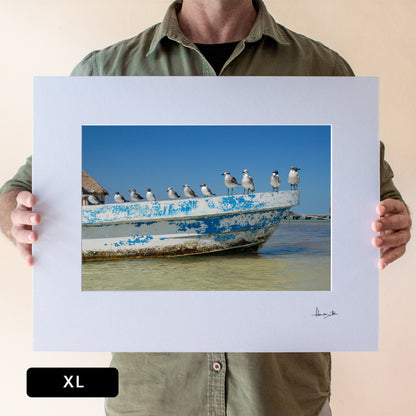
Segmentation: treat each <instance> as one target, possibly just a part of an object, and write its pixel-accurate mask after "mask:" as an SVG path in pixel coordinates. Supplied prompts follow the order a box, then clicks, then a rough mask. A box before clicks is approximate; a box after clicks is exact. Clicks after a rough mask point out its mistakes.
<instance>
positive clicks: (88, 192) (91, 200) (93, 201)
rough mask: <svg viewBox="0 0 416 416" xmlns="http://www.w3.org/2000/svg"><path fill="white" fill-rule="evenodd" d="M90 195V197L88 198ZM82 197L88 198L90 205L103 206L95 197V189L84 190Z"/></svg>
mask: <svg viewBox="0 0 416 416" xmlns="http://www.w3.org/2000/svg"><path fill="white" fill-rule="evenodd" d="M87 195H88V196H87ZM82 196H84V197H86V196H87V201H88V203H89V204H90V205H101V204H102V202H101V201H100V200H99V199H98V198H97V197H96V196H95V195H94V190H93V189H85V188H82Z"/></svg>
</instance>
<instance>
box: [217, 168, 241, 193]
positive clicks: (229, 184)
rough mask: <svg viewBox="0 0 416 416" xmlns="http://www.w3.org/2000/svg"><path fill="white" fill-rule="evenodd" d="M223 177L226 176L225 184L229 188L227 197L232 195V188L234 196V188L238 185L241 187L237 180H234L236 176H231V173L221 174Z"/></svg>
mask: <svg viewBox="0 0 416 416" xmlns="http://www.w3.org/2000/svg"><path fill="white" fill-rule="evenodd" d="M221 175H224V183H225V186H226V187H227V195H230V188H231V195H233V192H234V187H235V186H237V185H241V184H240V183H238V182H237V179H236V178H234V176H231V174H230V172H224V173H221Z"/></svg>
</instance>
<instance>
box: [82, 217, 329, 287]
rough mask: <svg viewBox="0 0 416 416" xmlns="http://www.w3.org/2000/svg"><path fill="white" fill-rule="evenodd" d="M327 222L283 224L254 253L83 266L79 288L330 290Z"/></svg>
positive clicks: (118, 261)
mask: <svg viewBox="0 0 416 416" xmlns="http://www.w3.org/2000/svg"><path fill="white" fill-rule="evenodd" d="M330 269H331V258H330V224H329V222H327V221H304V222H293V221H292V222H291V224H288V223H282V224H281V225H280V226H279V228H278V229H277V230H276V232H275V233H274V234H273V235H272V236H271V237H270V239H269V240H268V242H267V243H266V244H265V246H264V247H263V248H262V249H260V251H259V252H258V253H229V254H220V255H200V256H182V257H172V258H141V259H126V260H110V261H97V262H86V263H83V265H82V285H83V290H330V282H331V277H330Z"/></svg>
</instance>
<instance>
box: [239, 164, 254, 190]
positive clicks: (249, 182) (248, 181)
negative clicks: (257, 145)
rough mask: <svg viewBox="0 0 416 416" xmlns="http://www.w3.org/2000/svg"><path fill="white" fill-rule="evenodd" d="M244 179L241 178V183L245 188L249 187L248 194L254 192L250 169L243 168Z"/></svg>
mask: <svg viewBox="0 0 416 416" xmlns="http://www.w3.org/2000/svg"><path fill="white" fill-rule="evenodd" d="M243 173H244V175H243V179H241V185H243V186H244V188H245V189H247V195H248V194H249V193H250V191H251V192H254V182H253V178H252V177H251V176H248V170H247V169H244V170H243Z"/></svg>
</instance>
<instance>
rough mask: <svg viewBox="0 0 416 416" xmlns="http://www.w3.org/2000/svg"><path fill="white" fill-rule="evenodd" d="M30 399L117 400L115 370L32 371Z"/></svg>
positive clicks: (28, 380) (28, 387)
mask: <svg viewBox="0 0 416 416" xmlns="http://www.w3.org/2000/svg"><path fill="white" fill-rule="evenodd" d="M26 392H27V395H28V396H29V397H116V396H117V394H118V370H117V369H116V368H86V367H80V368H29V369H28V370H27V372H26Z"/></svg>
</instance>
